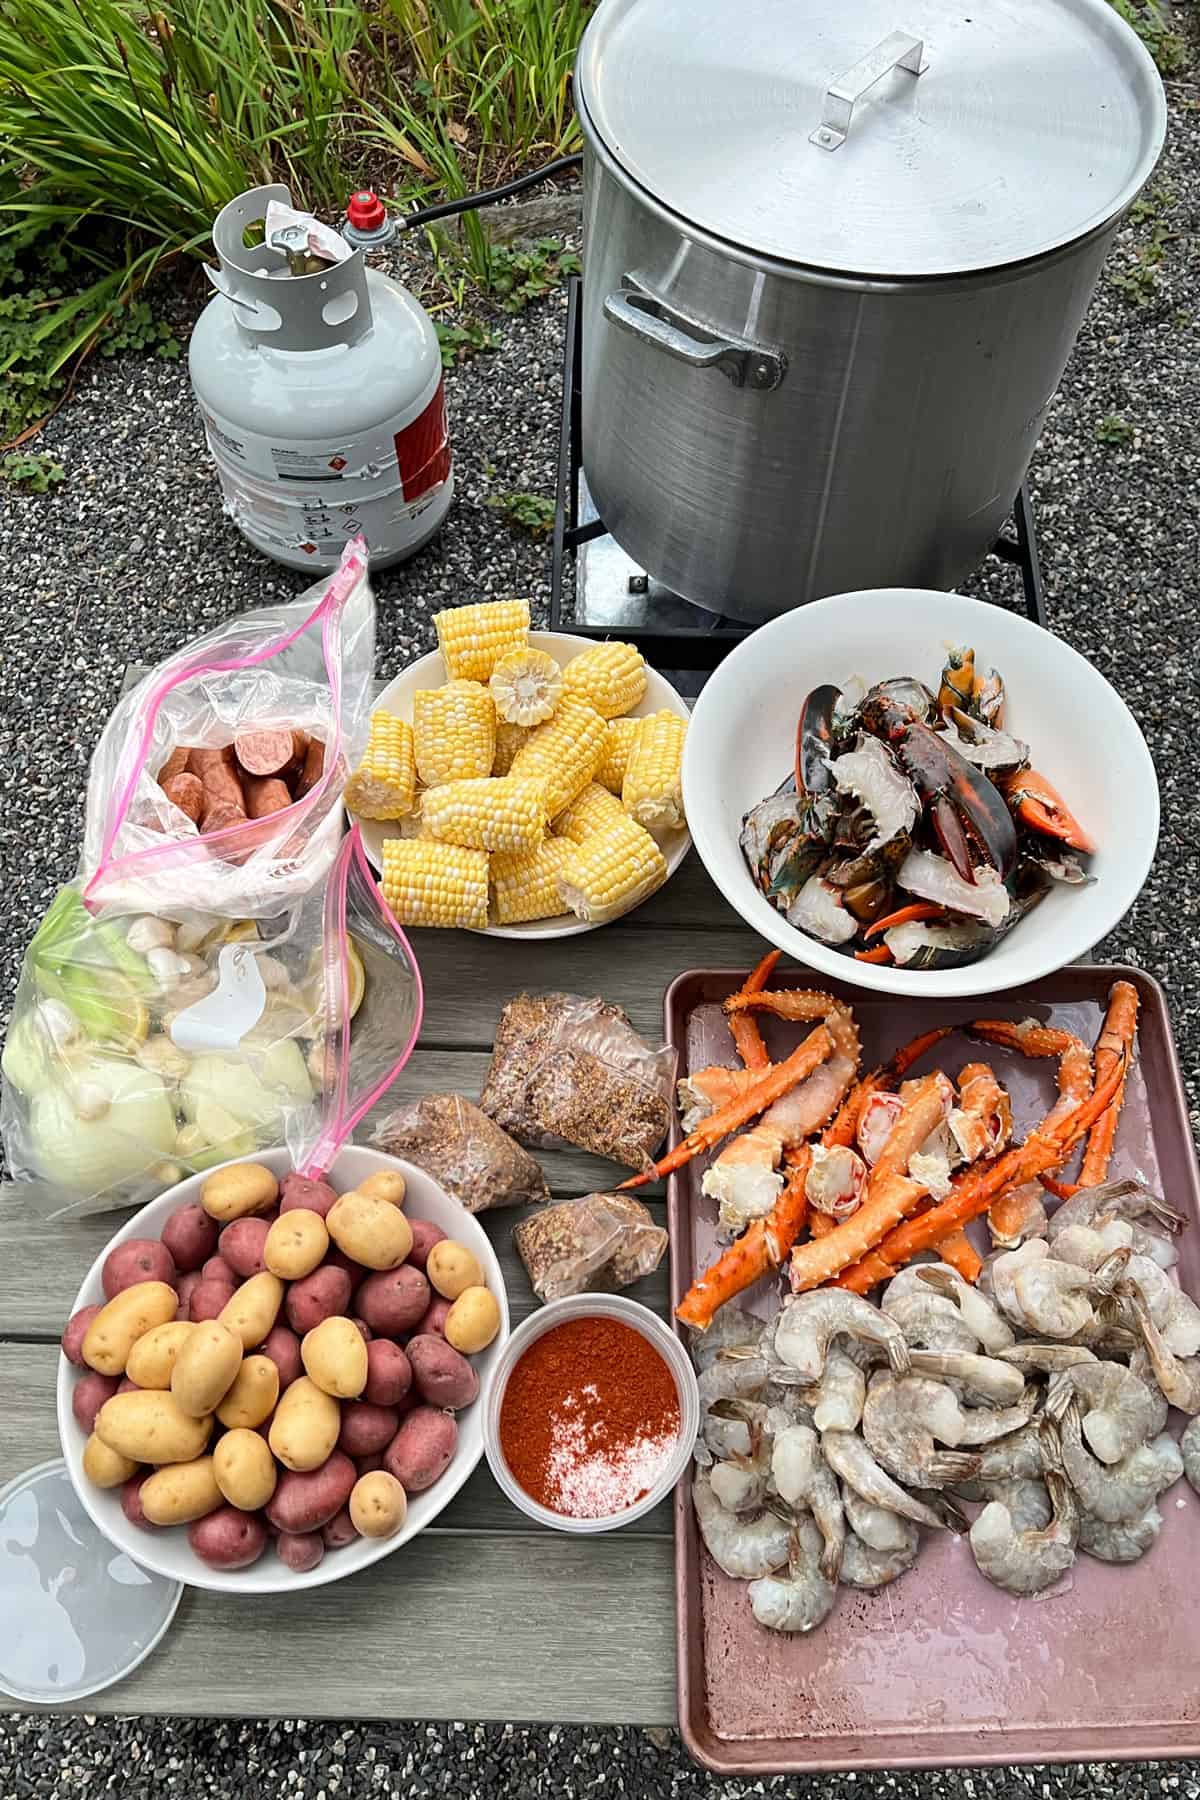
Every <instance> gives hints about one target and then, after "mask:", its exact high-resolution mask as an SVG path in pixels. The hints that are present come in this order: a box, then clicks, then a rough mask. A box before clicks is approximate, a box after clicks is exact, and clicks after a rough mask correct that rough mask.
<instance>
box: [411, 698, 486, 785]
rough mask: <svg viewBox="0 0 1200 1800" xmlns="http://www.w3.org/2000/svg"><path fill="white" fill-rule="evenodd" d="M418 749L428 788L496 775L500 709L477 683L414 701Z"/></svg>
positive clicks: (417, 757)
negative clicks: (474, 777)
mask: <svg viewBox="0 0 1200 1800" xmlns="http://www.w3.org/2000/svg"><path fill="white" fill-rule="evenodd" d="M413 749H414V752H415V755H416V760H417V774H418V775H419V776H420V777H421V780H422V781H423V782H424V783H425V784H426V786H427V787H436V786H438V785H439V783H441V782H443V781H466V780H469V779H470V778H471V777H472V776H474V775H490V774H491V772H492V762H493V759H494V757H495V754H496V709H495V707H494V706H493V705H492V696H491V695H490V694H489V693H488V691H487V689H486V688H485V687H482V686H481V685H480V684H479V682H477V681H448V682H447V683H446V685H445V686H444V687H440V688H419V689H418V690H417V692H416V693H415V694H414V695H413Z"/></svg>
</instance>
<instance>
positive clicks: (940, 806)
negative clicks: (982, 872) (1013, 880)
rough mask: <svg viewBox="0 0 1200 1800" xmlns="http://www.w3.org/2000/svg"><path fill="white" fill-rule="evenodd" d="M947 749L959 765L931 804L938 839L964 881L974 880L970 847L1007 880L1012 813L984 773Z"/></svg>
mask: <svg viewBox="0 0 1200 1800" xmlns="http://www.w3.org/2000/svg"><path fill="white" fill-rule="evenodd" d="M946 749H947V755H948V756H950V757H954V758H955V760H956V761H957V762H961V763H962V768H961V769H959V768H955V769H954V770H953V771H952V773H951V774H950V779H949V781H948V782H947V784H946V786H945V787H944V788H943V789H942V791H941V792H940V793H939V794H938V795H937V796H936V798H935V799H934V801H933V804H932V806H931V807H930V818H931V820H932V822H933V829H934V832H935V833H936V835H937V840H938V842H939V843H940V844H941V846H942V849H943V850H944V851H945V853H946V855H947V857H948V858H949V860H950V861H951V862H952V863H953V865H954V868H955V870H956V871H957V873H958V874H959V875H961V876H962V878H963V880H964V881H974V879H975V867H974V858H973V857H972V854H971V852H972V846H974V847H975V849H977V850H979V851H981V852H982V853H983V856H984V858H985V859H986V860H987V861H988V862H989V863H991V865H992V867H993V868H994V869H996V870H998V871H999V874H1000V879H1001V880H1002V881H1007V880H1008V878H1009V876H1010V875H1011V874H1012V871H1013V869H1014V867H1015V866H1016V861H1017V834H1016V830H1015V828H1014V826H1013V822H1012V816H1011V814H1010V813H1009V811H1008V808H1007V807H1006V806H1005V804H1004V802H1003V800H1002V799H1001V798H1000V795H999V794H998V793H997V791H996V788H995V785H994V784H993V783H992V782H991V781H989V780H988V778H987V776H986V775H984V774H982V773H981V772H980V771H979V770H978V769H975V768H972V766H971V764H970V763H969V762H967V761H966V760H965V758H963V757H959V756H957V755H956V753H955V752H954V751H952V750H950V748H949V746H948V745H947V746H946Z"/></svg>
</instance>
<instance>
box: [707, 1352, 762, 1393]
mask: <svg viewBox="0 0 1200 1800" xmlns="http://www.w3.org/2000/svg"><path fill="white" fill-rule="evenodd" d="M767 1380H768V1374H767V1359H766V1357H765V1356H763V1355H761V1354H760V1353H758V1352H755V1353H754V1354H752V1355H750V1356H715V1357H714V1358H713V1360H712V1361H711V1362H710V1363H709V1365H708V1367H707V1369H704V1370H702V1371H701V1374H700V1378H699V1380H698V1382H697V1384H696V1385H697V1387H698V1388H699V1390H700V1404H701V1406H711V1405H712V1403H713V1401H714V1400H758V1399H761V1397H762V1395H763V1392H764V1391H765V1389H766V1385H767Z"/></svg>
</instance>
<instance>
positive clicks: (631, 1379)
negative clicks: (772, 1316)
mask: <svg viewBox="0 0 1200 1800" xmlns="http://www.w3.org/2000/svg"><path fill="white" fill-rule="evenodd" d="M591 1322H595V1323H596V1324H597V1325H599V1326H600V1327H601V1329H600V1330H598V1331H595V1332H589V1331H588V1330H587V1326H588V1325H589V1323H591ZM606 1322H607V1323H610V1324H616V1325H619V1326H624V1327H626V1328H628V1329H630V1330H632V1331H634V1332H637V1333H638V1335H639V1336H640V1337H641V1339H642V1340H643V1344H642V1345H636V1344H633V1345H628V1346H627V1350H628V1352H632V1354H628V1353H626V1352H623V1351H622V1352H620V1353H619V1354H618V1357H617V1359H616V1360H615V1361H614V1360H613V1358H612V1355H611V1352H612V1351H613V1350H614V1348H617V1349H618V1350H619V1347H620V1343H621V1334H620V1333H614V1332H612V1331H611V1330H605V1329H604V1328H603V1327H604V1325H605V1323H606ZM563 1325H569V1326H571V1327H573V1328H574V1329H573V1330H572V1331H570V1332H569V1333H564V1334H563V1336H562V1337H561V1338H560V1339H559V1340H557V1344H558V1345H561V1348H562V1355H561V1357H559V1356H557V1355H554V1354H553V1349H554V1347H552V1346H549V1345H546V1346H543V1347H542V1349H541V1350H540V1352H538V1354H537V1355H536V1357H535V1358H531V1360H530V1362H529V1363H528V1364H526V1367H525V1370H524V1371H523V1372H522V1374H521V1375H519V1376H518V1377H517V1379H516V1381H515V1382H514V1383H513V1388H512V1402H511V1403H510V1406H509V1407H508V1409H507V1410H506V1408H505V1396H506V1394H507V1393H508V1391H509V1384H510V1381H512V1378H513V1373H514V1371H515V1370H516V1369H517V1366H518V1364H520V1363H521V1361H522V1358H523V1357H524V1356H525V1355H526V1352H527V1351H531V1350H535V1349H536V1347H537V1346H538V1344H539V1341H540V1340H541V1339H543V1338H545V1337H546V1335H547V1333H549V1332H552V1331H556V1330H558V1328H559V1327H560V1326H563ZM593 1345H595V1346H596V1348H597V1350H598V1351H599V1352H600V1354H599V1355H598V1356H597V1358H596V1362H595V1366H594V1367H590V1366H589V1364H588V1361H587V1357H588V1352H589V1350H590V1348H591V1347H592V1346H593ZM647 1348H648V1349H649V1350H651V1351H652V1352H654V1353H656V1354H657V1355H658V1356H659V1357H660V1358H661V1360H662V1362H663V1364H664V1365H665V1371H666V1374H667V1375H669V1377H670V1383H671V1385H673V1387H674V1390H675V1399H676V1400H677V1402H678V1415H677V1420H676V1417H675V1409H674V1408H673V1407H672V1406H671V1405H670V1403H669V1390H667V1389H666V1384H665V1383H664V1382H662V1381H660V1380H658V1379H657V1378H656V1377H657V1371H656V1370H654V1368H653V1365H652V1364H650V1365H646V1363H645V1352H646V1349H647ZM647 1370H649V1373H650V1379H647ZM622 1371H627V1377H626V1376H623V1374H622ZM556 1386H557V1387H558V1388H559V1390H560V1391H559V1393H558V1395H557V1396H556V1395H555V1393H554V1389H555V1387H556ZM588 1389H590V1392H586V1391H584V1390H588ZM527 1391H528V1392H527ZM526 1392H527V1398H525V1399H522V1396H523V1395H525V1394H526ZM610 1394H611V1396H612V1417H613V1420H614V1422H615V1423H616V1424H617V1425H618V1426H619V1429H620V1431H621V1432H627V1431H628V1428H629V1427H630V1424H631V1421H636V1419H637V1416H638V1414H639V1412H641V1411H642V1410H643V1409H644V1410H645V1412H646V1421H645V1422H646V1425H647V1428H648V1429H647V1435H646V1436H645V1437H643V1438H641V1439H639V1438H638V1435H637V1427H636V1424H634V1426H633V1431H632V1434H631V1439H630V1441H627V1442H622V1441H620V1440H618V1441H616V1442H615V1443H614V1446H613V1448H614V1452H615V1453H614V1456H613V1459H612V1463H611V1466H609V1467H605V1466H604V1457H603V1454H602V1453H601V1454H596V1453H595V1450H594V1446H592V1445H590V1444H589V1443H588V1441H587V1433H586V1431H585V1432H584V1433H582V1434H580V1435H578V1436H577V1437H576V1442H575V1446H574V1447H575V1448H576V1449H578V1451H579V1452H580V1454H579V1455H578V1456H577V1457H576V1456H574V1455H573V1454H572V1447H571V1443H570V1439H571V1437H572V1435H573V1434H572V1433H571V1432H570V1431H569V1430H568V1432H567V1433H566V1434H565V1436H566V1440H567V1454H566V1456H565V1457H564V1458H562V1459H559V1460H561V1462H563V1463H564V1464H565V1470H564V1472H565V1476H566V1479H565V1481H564V1483H563V1486H562V1490H561V1491H563V1492H564V1493H565V1494H566V1495H567V1496H568V1498H567V1499H566V1500H565V1501H564V1505H576V1506H578V1505H581V1506H583V1507H590V1506H593V1505H595V1504H597V1503H602V1502H603V1500H604V1499H605V1498H615V1499H617V1500H619V1504H617V1505H616V1506H615V1507H614V1509H613V1510H611V1511H604V1512H591V1511H588V1512H586V1513H584V1512H580V1511H571V1512H568V1511H562V1510H556V1509H555V1508H554V1507H552V1506H549V1505H544V1504H543V1503H542V1501H541V1500H539V1499H538V1498H536V1497H535V1495H534V1493H532V1492H530V1491H529V1489H528V1488H527V1487H526V1486H524V1485H523V1484H522V1482H521V1481H520V1480H518V1479H517V1475H516V1474H515V1473H514V1471H513V1469H512V1467H511V1466H510V1463H509V1458H508V1455H507V1454H506V1451H505V1447H504V1446H505V1443H506V1442H507V1443H508V1444H510V1445H512V1444H514V1443H515V1442H518V1441H519V1442H520V1443H521V1444H522V1447H523V1448H524V1447H525V1446H526V1444H528V1448H529V1450H530V1452H531V1454H532V1458H533V1460H532V1461H527V1462H525V1463H524V1464H523V1465H522V1467H523V1472H524V1473H525V1474H526V1475H527V1476H528V1475H529V1472H530V1469H531V1468H535V1467H536V1466H537V1453H538V1451H539V1450H540V1449H541V1448H543V1447H544V1445H545V1433H544V1426H545V1420H546V1419H547V1417H549V1416H554V1415H557V1416H558V1417H559V1418H560V1419H562V1418H568V1419H569V1418H571V1417H572V1416H577V1417H578V1418H579V1419H580V1422H581V1423H582V1424H584V1425H585V1426H586V1424H587V1423H588V1421H589V1420H591V1419H595V1418H596V1417H597V1415H598V1416H599V1419H600V1420H601V1421H603V1420H604V1418H605V1415H606V1411H607V1406H608V1402H607V1399H606V1396H609V1395H610ZM567 1396H569V1398H568V1399H567V1405H566V1408H565V1410H564V1409H563V1408H562V1407H561V1405H556V1401H557V1402H559V1403H561V1402H562V1400H563V1399H564V1398H565V1397H567ZM664 1400H665V1401H666V1402H667V1404H666V1405H664V1404H663V1402H664ZM664 1418H666V1419H667V1420H668V1429H669V1432H670V1434H671V1435H672V1437H673V1442H672V1443H671V1444H670V1447H669V1448H668V1447H667V1446H666V1444H665V1443H664V1437H665V1435H666V1432H664V1431H663V1429H662V1421H663V1419H664ZM699 1426H700V1395H699V1390H698V1389H697V1387H696V1376H695V1372H694V1370H693V1368H692V1365H691V1361H690V1359H689V1357H688V1354H687V1351H686V1350H685V1349H684V1348H683V1345H682V1344H681V1343H680V1342H679V1340H678V1338H676V1337H675V1336H674V1334H673V1333H672V1332H671V1331H670V1329H669V1328H668V1327H667V1326H666V1325H665V1324H664V1323H663V1321H662V1320H661V1319H659V1318H657V1317H656V1316H655V1314H654V1313H652V1312H650V1311H649V1309H648V1308H647V1307H645V1306H641V1305H639V1303H638V1302H637V1301H636V1300H626V1299H625V1298H623V1297H622V1296H621V1295H618V1294H574V1295H572V1296H571V1297H570V1298H569V1299H567V1300H553V1301H551V1302H550V1304H549V1305H547V1306H543V1307H542V1308H541V1310H540V1311H539V1312H536V1313H534V1314H533V1316H532V1317H531V1318H528V1319H526V1320H525V1322H524V1324H523V1325H520V1326H518V1328H517V1330H516V1331H514V1332H513V1334H512V1336H511V1337H510V1338H509V1340H508V1343H507V1344H506V1345H505V1346H504V1350H503V1352H502V1354H501V1356H500V1360H499V1362H498V1363H497V1365H496V1368H495V1371H494V1373H493V1376H492V1381H491V1385H490V1387H489V1388H488V1392H487V1398H486V1401H485V1411H484V1419H483V1442H484V1449H485V1451H486V1453H487V1459H488V1465H489V1467H490V1468H491V1471H492V1474H493V1475H494V1476H495V1478H496V1481H497V1484H498V1485H499V1487H500V1488H501V1489H502V1490H503V1492H504V1493H505V1494H506V1495H507V1497H508V1499H509V1500H511V1501H512V1504H513V1505H514V1506H515V1507H517V1508H518V1510H519V1511H521V1512H523V1513H524V1514H525V1515H526V1516H527V1517H528V1518H530V1519H536V1520H537V1521H538V1523H539V1524H541V1525H549V1526H550V1527H551V1528H552V1529H553V1530H555V1531H568V1532H597V1531H614V1530H615V1529H616V1527H617V1526H618V1525H628V1524H630V1523H631V1522H632V1521H633V1520H634V1519H640V1518H642V1516H643V1515H644V1514H645V1513H648V1512H649V1511H650V1509H651V1508H652V1507H654V1506H657V1505H658V1503H659V1501H660V1500H662V1499H664V1498H665V1497H666V1495H668V1494H669V1493H670V1492H671V1489H672V1488H673V1487H674V1486H675V1483H676V1482H677V1481H678V1480H679V1477H680V1476H681V1475H682V1474H683V1472H684V1470H685V1469H686V1468H687V1466H688V1464H689V1462H690V1461H691V1455H692V1448H693V1446H694V1444H695V1441H696V1432H697V1431H698V1429H699ZM561 1436H562V1434H560V1438H561ZM539 1485H540V1486H542V1487H543V1491H545V1484H544V1483H539V1481H537V1480H536V1479H534V1480H532V1481H531V1486H533V1487H538V1486H539ZM627 1496H628V1498H627Z"/></svg>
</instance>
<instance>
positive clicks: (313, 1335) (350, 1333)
mask: <svg viewBox="0 0 1200 1800" xmlns="http://www.w3.org/2000/svg"><path fill="white" fill-rule="evenodd" d="M300 1360H301V1362H302V1363H303V1364H304V1368H305V1372H306V1374H307V1375H308V1376H309V1378H310V1380H312V1381H315V1382H316V1384H317V1386H318V1387H319V1388H320V1389H321V1391H322V1393H325V1394H333V1395H334V1397H335V1398H336V1399H338V1400H355V1399H357V1397H358V1396H359V1394H361V1393H362V1391H363V1389H364V1388H365V1387H366V1385H367V1346H366V1341H365V1340H364V1338H363V1334H362V1332H361V1331H360V1330H359V1329H358V1326H357V1325H355V1324H353V1323H352V1322H351V1320H349V1319H343V1318H339V1317H337V1315H336V1314H335V1315H334V1317H333V1318H329V1319H322V1321H321V1323H320V1324H319V1325H314V1326H313V1328H312V1330H311V1331H306V1332H305V1334H304V1336H303V1338H302V1339H301V1341H300Z"/></svg>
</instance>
